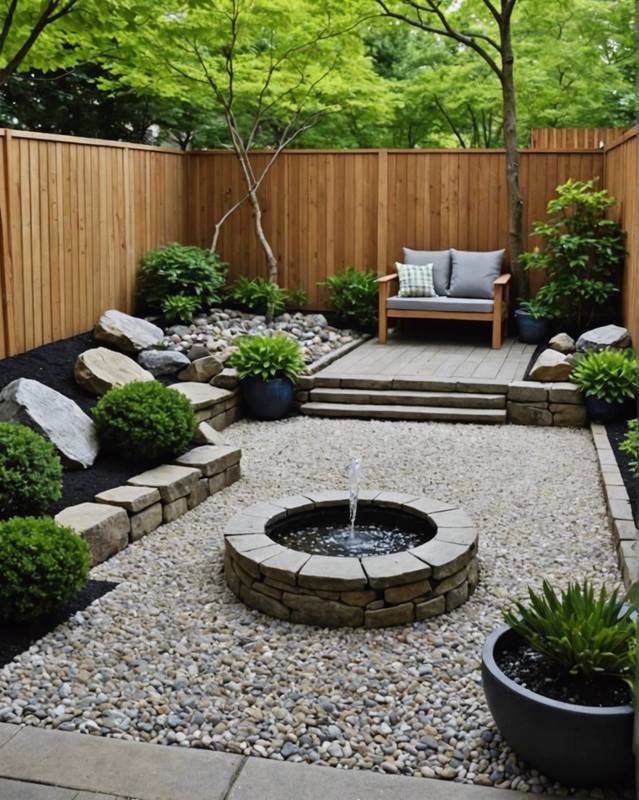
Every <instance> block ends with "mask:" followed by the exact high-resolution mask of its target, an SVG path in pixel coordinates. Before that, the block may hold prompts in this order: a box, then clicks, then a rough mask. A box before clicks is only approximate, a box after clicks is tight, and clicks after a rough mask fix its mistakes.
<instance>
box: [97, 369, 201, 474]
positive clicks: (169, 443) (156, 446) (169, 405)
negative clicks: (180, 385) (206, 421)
mask: <svg viewBox="0 0 639 800" xmlns="http://www.w3.org/2000/svg"><path fill="white" fill-rule="evenodd" d="M92 414H93V420H94V422H95V426H96V429H97V432H98V436H99V437H100V442H101V443H102V445H103V446H104V447H105V449H107V450H110V451H111V452H115V453H117V454H118V455H121V456H122V457H124V458H127V459H135V460H139V461H158V460H159V459H161V458H163V457H171V456H174V455H175V454H176V453H179V452H180V451H182V450H184V449H185V448H186V447H187V445H188V444H189V442H190V441H191V439H192V438H193V434H194V432H195V428H196V425H197V421H196V418H195V414H194V412H193V407H192V406H191V402H190V400H189V399H188V398H187V397H185V396H184V395H183V394H181V393H180V392H178V391H177V390H176V389H169V388H168V387H166V386H163V385H162V384H161V383H159V382H158V381H134V382H133V383H129V384H127V385H126V386H121V387H118V388H115V389H111V390H110V391H108V392H107V393H106V394H105V395H104V397H102V398H101V399H100V400H99V401H98V403H97V404H96V405H95V407H94V408H93V411H92Z"/></svg>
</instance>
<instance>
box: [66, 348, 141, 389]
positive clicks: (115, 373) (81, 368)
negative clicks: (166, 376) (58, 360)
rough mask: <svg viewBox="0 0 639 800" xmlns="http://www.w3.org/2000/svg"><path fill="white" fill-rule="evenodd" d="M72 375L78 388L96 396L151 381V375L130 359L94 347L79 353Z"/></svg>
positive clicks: (113, 351) (114, 352)
mask: <svg viewBox="0 0 639 800" xmlns="http://www.w3.org/2000/svg"><path fill="white" fill-rule="evenodd" d="M73 374H74V376H75V380H76V383H77V384H78V386H81V387H82V388H83V389H86V391H87V392H91V393H92V394H98V395H99V394H104V393H105V392H108V391H109V389H112V388H113V387H114V386H126V384H127V383H132V382H133V381H152V380H153V375H151V373H150V372H148V371H147V370H145V369H142V367H141V366H140V365H139V364H137V363H136V362H135V361H134V360H133V359H132V358H129V357H128V356H125V355H124V353H118V352H116V351H115V350H109V349H108V348H107V347H94V348H93V349H91V350H85V351H84V353H81V354H80V355H79V356H78V357H77V359H76V362H75V367H74V370H73Z"/></svg>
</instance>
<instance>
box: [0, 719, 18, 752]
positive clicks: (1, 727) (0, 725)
mask: <svg viewBox="0 0 639 800" xmlns="http://www.w3.org/2000/svg"><path fill="white" fill-rule="evenodd" d="M19 730H20V728H19V727H18V726H17V725H10V724H8V723H7V722H0V747H2V745H4V744H6V743H7V742H8V741H9V739H12V738H13V737H14V736H15V735H16V733H18V731H19Z"/></svg>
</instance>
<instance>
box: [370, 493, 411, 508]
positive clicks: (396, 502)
mask: <svg viewBox="0 0 639 800" xmlns="http://www.w3.org/2000/svg"><path fill="white" fill-rule="evenodd" d="M419 499H420V498H419V497H418V496H417V495H415V494H405V493H403V492H380V493H379V494H378V495H377V497H376V498H375V505H377V506H381V507H382V508H402V506H410V505H411V504H412V503H414V502H415V501H417V500H419Z"/></svg>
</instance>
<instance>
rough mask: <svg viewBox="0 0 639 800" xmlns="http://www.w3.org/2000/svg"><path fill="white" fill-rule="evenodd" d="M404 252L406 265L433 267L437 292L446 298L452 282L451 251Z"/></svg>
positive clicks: (409, 250)
mask: <svg viewBox="0 0 639 800" xmlns="http://www.w3.org/2000/svg"><path fill="white" fill-rule="evenodd" d="M402 249H403V250H404V264H415V265H418V266H421V265H423V264H432V265H433V281H434V283H435V292H437V294H438V295H441V296H442V297H445V296H446V292H447V290H448V284H449V282H450V250H411V249H410V248H408V247H404V248H402Z"/></svg>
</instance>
